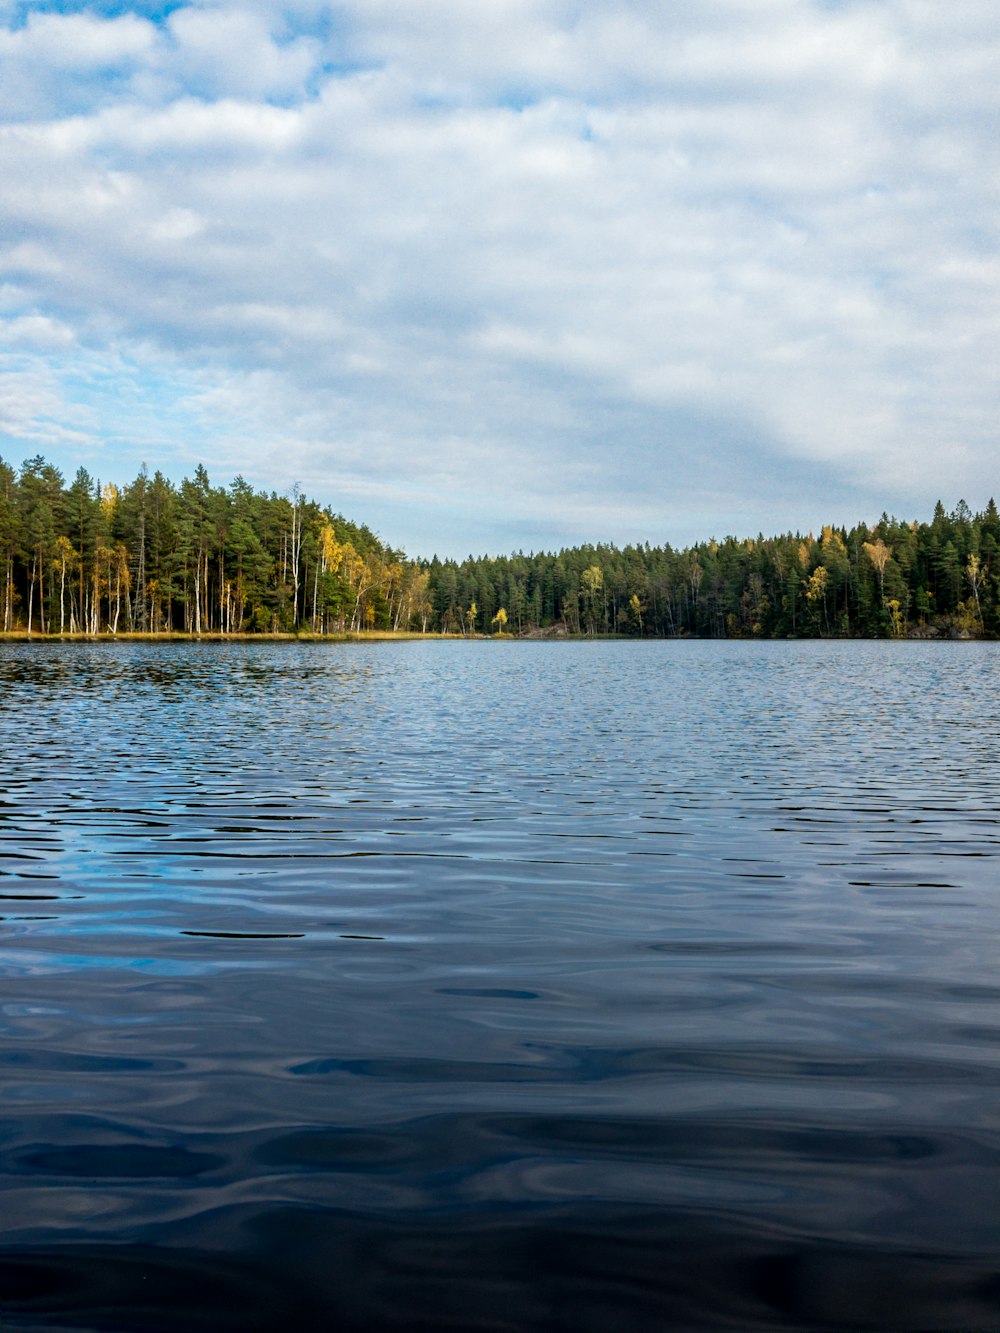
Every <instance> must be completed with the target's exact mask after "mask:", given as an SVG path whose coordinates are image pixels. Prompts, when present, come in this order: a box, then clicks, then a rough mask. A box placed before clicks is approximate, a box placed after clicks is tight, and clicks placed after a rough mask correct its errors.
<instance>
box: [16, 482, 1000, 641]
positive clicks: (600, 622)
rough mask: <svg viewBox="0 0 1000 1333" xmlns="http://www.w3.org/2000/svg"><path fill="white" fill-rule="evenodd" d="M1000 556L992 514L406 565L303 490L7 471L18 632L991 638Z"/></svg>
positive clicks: (991, 510)
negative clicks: (676, 545) (117, 481)
mask: <svg viewBox="0 0 1000 1333" xmlns="http://www.w3.org/2000/svg"><path fill="white" fill-rule="evenodd" d="M998 552H1000V515H998V513H997V508H996V505H995V504H994V502H993V500H992V499H991V500H990V501H989V502H988V504H987V505H986V508H985V509H984V510H983V511H982V512H981V513H974V512H973V511H972V510H971V509H970V508H969V506H968V505H967V504H966V503H965V501H964V500H963V501H959V502H958V504H957V506H956V507H955V508H954V509H953V510H952V511H951V512H946V511H945V508H944V506H943V504H942V503H941V502H938V504H937V505H936V506H935V509H934V512H933V515H932V517H931V518H930V519H929V520H928V521H924V522H919V521H916V520H913V521H902V520H899V519H896V518H890V517H889V516H888V515H887V514H883V515H882V517H881V518H880V519H879V521H878V522H877V523H875V524H873V525H870V524H866V523H858V524H856V525H855V526H853V527H851V528H845V527H837V526H833V525H830V526H826V527H824V528H823V529H822V530H821V531H820V533H819V534H818V535H815V534H813V533H811V532H810V533H805V534H803V533H799V532H796V533H785V534H783V535H780V536H769V537H768V536H764V535H763V534H760V535H758V536H757V537H744V538H737V537H726V538H725V539H724V540H722V541H716V540H714V539H713V540H708V541H704V542H699V543H697V544H695V545H693V546H689V547H687V548H684V549H675V548H674V547H672V546H670V545H669V544H667V543H664V544H663V545H661V546H650V545H649V544H648V543H645V544H643V545H634V546H626V547H624V548H618V547H616V546H612V545H597V546H580V547H574V548H572V549H566V550H561V551H559V552H557V553H550V552H538V553H531V554H528V555H525V554H524V553H523V552H518V553H517V554H513V555H508V556H499V557H496V556H481V557H478V558H476V557H473V556H471V555H470V556H469V557H468V558H466V559H465V560H462V561H455V560H439V559H438V558H437V557H435V558H434V559H432V560H412V559H407V557H406V556H405V555H404V553H403V552H402V551H399V550H395V549H393V548H392V547H390V546H388V545H386V544H385V543H384V542H383V541H382V540H381V539H380V538H379V537H378V536H376V534H374V533H373V532H371V531H370V530H369V529H368V528H367V527H365V526H364V525H363V524H362V525H358V524H356V523H353V522H350V521H348V520H347V519H345V518H344V517H343V516H341V515H340V514H337V513H334V512H333V511H332V510H331V509H330V508H329V507H328V506H326V507H325V506H322V505H320V504H318V503H317V502H316V501H314V500H310V499H308V497H307V496H305V495H304V494H303V493H302V492H301V491H300V489H299V488H298V487H297V486H295V487H292V488H291V490H290V491H289V492H287V493H285V494H281V495H279V494H277V493H275V492H271V493H270V494H268V493H266V492H263V491H259V490H254V489H253V487H252V486H250V485H249V484H248V483H247V482H246V481H244V480H243V478H242V477H237V478H236V480H235V481H233V482H232V483H231V484H230V485H229V486H225V487H223V486H215V485H213V484H212V483H211V482H210V480H209V477H208V474H207V472H206V470H205V468H204V467H202V466H199V467H198V468H196V469H195V472H194V476H193V477H191V478H185V479H184V480H183V481H181V483H180V484H179V485H177V484H175V483H173V482H172V481H170V480H168V479H167V478H166V477H164V476H163V475H162V473H160V472H156V473H154V474H153V475H152V476H150V475H149V474H148V472H147V470H146V468H143V469H142V470H141V471H140V473H139V475H138V476H137V477H136V478H135V479H134V480H133V481H131V482H129V483H127V484H123V485H121V486H119V485H116V484H115V483H107V484H105V485H103V486H101V485H99V484H98V483H97V482H95V480H94V479H93V478H92V477H91V475H90V474H89V473H88V472H87V470H86V469H85V468H82V467H81V468H79V469H78V471H77V472H76V475H75V477H74V478H73V480H72V482H70V483H69V484H67V482H66V480H65V479H64V477H63V476H62V474H61V473H60V472H59V470H58V469H57V468H55V467H53V466H52V465H51V464H49V463H47V462H46V460H45V459H44V458H43V457H41V456H36V457H34V458H30V459H28V460H27V461H25V462H24V463H23V464H22V465H21V467H20V468H19V469H15V468H14V467H13V466H12V465H10V464H8V463H6V462H5V461H4V460H3V459H0V565H2V570H0V577H2V601H0V630H2V632H4V633H6V634H22V633H27V634H33V633H39V634H57V635H86V636H96V635H104V634H111V635H118V634H126V633H128V634H169V633H181V634H191V635H235V634H316V635H343V634H360V633H365V632H373V631H379V632H386V631H390V632H391V631H395V632H403V631H408V632H418V633H449V634H462V635H468V636H476V635H483V634H507V635H517V636H529V637H540V636H557V635H558V636H562V635H567V636H607V635H620V636H627V637H637V638H638V637H657V638H663V637H667V638H669V637H684V636H698V637H706V638H786V637H836V638H851V637H860V636H863V637H872V636H876V637H950V638H969V637H972V638H980V637H987V638H993V637H996V635H997V633H998V631H1000V559H998Z"/></svg>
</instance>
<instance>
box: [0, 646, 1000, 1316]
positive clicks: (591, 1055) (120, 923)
mask: <svg viewBox="0 0 1000 1333" xmlns="http://www.w3.org/2000/svg"><path fill="white" fill-rule="evenodd" d="M996 665H997V648H996V646H995V645H990V644H953V645H952V644H891V643H870V644H869V643H797V644H740V643H646V644H632V643H630V644H624V643H575V644H538V643H531V644H515V643H506V644H498V643H428V644H413V643H409V644H398V645H397V644H377V645H370V646H365V645H294V644H293V645H286V644H280V645H267V644H249V645H247V644H238V645H236V644H234V645H220V644H211V645H209V644H206V645H196V644H191V645H177V644H166V645H162V646H159V645H150V644H129V645H105V644H100V645H91V646H81V645H64V646H59V645H37V644H35V645H17V646H0V753H2V754H3V755H4V756H5V759H4V768H3V772H4V781H3V785H2V792H0V918H2V920H0V968H2V976H3V1002H2V1005H0V1037H2V1041H0V1106H2V1109H3V1121H2V1124H3V1134H4V1157H3V1172H4V1190H5V1199H6V1202H5V1206H4V1209H3V1221H2V1227H3V1245H2V1247H0V1296H2V1299H3V1311H4V1317H5V1320H13V1321H17V1320H22V1321H23V1322H24V1323H25V1324H26V1325H27V1324H30V1323H31V1321H35V1322H36V1323H38V1322H39V1321H47V1322H48V1324H49V1325H52V1326H59V1327H62V1326H65V1327H79V1328H83V1327H91V1326H95V1327H101V1328H104V1327H107V1328H130V1329H131V1328H144V1327H148V1328H151V1329H159V1328H164V1329H167V1328H173V1327H176V1326H177V1321H178V1320H183V1321H184V1322H185V1324H186V1325H187V1326H190V1327H195V1328H198V1327H205V1328H209V1327H261V1328H264V1327H273V1326H275V1325H274V1324H273V1323H271V1322H269V1321H270V1320H271V1319H272V1316H274V1313H275V1311H276V1310H277V1309H278V1307H279V1304H280V1301H281V1299H284V1301H285V1307H284V1308H285V1309H286V1313H287V1314H288V1317H292V1316H295V1317H296V1318H298V1319H299V1320H300V1322H302V1321H304V1322H305V1323H306V1324H310V1323H315V1322H318V1321H320V1320H321V1319H326V1320H330V1319H334V1320H335V1319H340V1321H341V1323H342V1325H343V1326H344V1327H355V1326H356V1327H358V1328H361V1327H369V1328H378V1327H386V1328H390V1327H403V1326H405V1327H417V1328H421V1327H426V1328H428V1329H430V1328H446V1327H452V1328H456V1329H459V1328H477V1329H478V1328H482V1329H491V1330H492V1329H522V1328H566V1329H570V1328H573V1329H576V1328H590V1327H593V1328H602V1327H603V1328H606V1327H608V1326H609V1323H610V1322H618V1323H619V1324H621V1323H622V1321H631V1327H634V1328H637V1329H645V1328H650V1329H653V1328H662V1327H663V1326H665V1325H667V1326H669V1325H670V1324H673V1325H674V1326H684V1327H706V1328H707V1327H718V1328H722V1327H732V1326H734V1325H736V1326H740V1327H747V1328H761V1329H765V1328H767V1329H771V1328H804V1327H816V1328H844V1329H847V1328H852V1329H869V1328H870V1329H876V1328H885V1327H894V1328H906V1329H917V1328H926V1327H930V1326H933V1327H941V1328H956V1329H957V1328H969V1327H988V1326H990V1325H991V1324H993V1325H996V1324H997V1323H998V1322H1000V1226H998V1222H997V1214H996V1207H995V1200H996V1198H997V1194H998V1189H997V1186H998V1183H1000V1182H998V1179H997V1175H998V1172H997V1163H998V1161H1000V1156H998V1152H997V1150H998V1147H1000V1116H998V1110H997V1107H998V1105H1000V1101H998V1091H1000V1068H998V1064H997V1058H996V1052H997V1038H998V1035H1000V984H998V982H997V974H996V962H995V943H996V938H997V926H998V924H1000V911H998V906H997V896H996V869H995V858H996V856H997V851H998V837H1000V833H998V827H1000V826H998V823H997V814H996V811H997V793H998V790H1000V787H998V782H997V760H996V757H995V756H996V744H997V739H998V737H1000V700H998V697H997V695H996V692H995V691H991V690H989V689H987V688H984V683H985V682H986V681H987V680H988V679H989V677H990V674H991V673H992V672H993V671H995V669H996ZM98 1270H99V1271H98ZM143 1274H145V1276H142V1275H143ZM710 1275H714V1276H711V1277H710ZM144 1283H148V1284H151V1285H150V1286H149V1292H150V1293H157V1292H158V1293H159V1295H148V1296H147V1295H146V1294H144V1292H145V1288H144V1287H143V1284H144ZM281 1293H283V1297H282V1295H281ZM288 1312H290V1313H288ZM12 1326H15V1327H16V1326H17V1323H16V1322H14V1323H13V1325H12Z"/></svg>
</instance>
